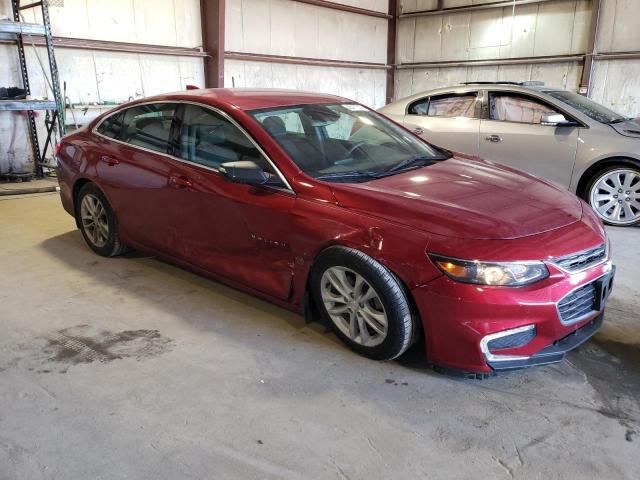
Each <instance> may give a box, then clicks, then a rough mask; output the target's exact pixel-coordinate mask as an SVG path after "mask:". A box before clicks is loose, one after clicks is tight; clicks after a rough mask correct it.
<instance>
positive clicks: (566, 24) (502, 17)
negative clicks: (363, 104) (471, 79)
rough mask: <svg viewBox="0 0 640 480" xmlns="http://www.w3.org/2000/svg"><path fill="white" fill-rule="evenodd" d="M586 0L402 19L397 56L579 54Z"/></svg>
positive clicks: (446, 58)
mask: <svg viewBox="0 0 640 480" xmlns="http://www.w3.org/2000/svg"><path fill="white" fill-rule="evenodd" d="M464 3H465V4H470V3H471V2H464ZM475 3H478V2H475ZM407 5H408V4H407ZM590 5H591V2H590V0H558V1H555V2H547V3H541V4H537V5H523V6H518V7H517V8H516V9H515V15H514V12H513V9H512V8H492V9H488V10H476V11H472V12H459V13H452V14H448V15H431V16H421V17H407V18H403V19H401V20H400V27H399V42H398V46H397V48H398V58H399V59H400V61H401V62H405V63H406V62H437V61H451V60H478V59H493V58H511V57H523V56H532V55H536V56H546V55H565V54H576V53H584V52H585V51H586V47H587V45H586V43H587V32H588V26H589V22H590Z"/></svg>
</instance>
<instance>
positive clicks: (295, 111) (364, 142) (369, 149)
mask: <svg viewBox="0 0 640 480" xmlns="http://www.w3.org/2000/svg"><path fill="white" fill-rule="evenodd" d="M249 113H250V114H251V115H252V116H253V117H254V118H255V119H256V120H257V121H258V122H259V123H260V124H261V125H262V127H263V128H264V129H265V130H266V131H267V132H268V133H269V135H271V137H273V139H274V140H275V141H276V142H278V143H279V144H280V146H281V147H282V148H283V149H284V150H285V151H286V152H287V153H288V154H289V156H290V157H291V159H292V160H293V161H294V162H295V163H296V164H297V165H298V166H299V167H300V169H302V170H303V171H304V172H305V173H307V174H308V175H311V176H313V177H323V178H326V177H327V176H332V178H334V177H335V178H337V177H339V176H340V175H351V176H355V175H359V174H362V176H363V177H365V176H369V177H371V176H373V175H377V174H381V173H382V174H388V173H389V172H390V170H391V169H393V167H395V166H399V167H398V168H399V169H404V168H405V165H406V168H415V166H417V163H419V162H422V163H423V164H426V163H429V162H430V161H435V160H441V159H442V158H443V154H442V153H441V152H440V151H438V150H436V149H434V148H432V147H431V146H429V145H428V144H427V143H425V142H423V141H421V140H420V139H419V138H417V137H415V136H414V135H412V134H411V133H409V132H408V131H406V130H404V129H403V128H400V127H399V126H397V125H396V124H395V123H393V122H391V121H390V120H388V119H386V118H385V117H383V116H381V115H379V114H377V113H375V112H373V111H371V110H368V109H366V108H365V107H362V106H360V105H357V104H330V105H298V106H293V107H286V108H281V107H278V108H273V109H261V110H254V111H252V112H249ZM300 130H302V131H300ZM393 172H395V170H393Z"/></svg>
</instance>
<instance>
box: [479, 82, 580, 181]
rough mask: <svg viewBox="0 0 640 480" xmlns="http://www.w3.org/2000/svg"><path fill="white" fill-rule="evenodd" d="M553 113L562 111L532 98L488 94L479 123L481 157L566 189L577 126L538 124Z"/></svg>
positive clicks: (573, 158) (518, 94)
mask: <svg viewBox="0 0 640 480" xmlns="http://www.w3.org/2000/svg"><path fill="white" fill-rule="evenodd" d="M555 113H562V112H559V111H558V110H557V109H556V108H555V107H553V106H552V105H550V104H548V103H547V102H545V101H544V100H542V99H539V98H536V97H533V96H531V95H527V94H522V93H516V92H509V91H489V92H488V102H487V109H486V111H485V117H486V118H483V119H482V121H481V123H480V156H481V157H483V158H486V159H488V160H493V161H496V162H498V163H502V164H505V165H508V166H510V167H515V168H519V169H521V170H524V171H526V172H529V173H532V174H534V175H538V176H540V177H542V178H546V179H549V180H552V181H554V182H557V183H559V184H561V185H563V186H565V187H568V186H569V183H570V182H571V173H572V171H573V165H574V163H575V158H576V149H577V145H578V136H579V127H578V124H577V123H576V124H575V125H571V126H547V125H542V124H541V123H540V122H541V120H542V116H543V115H545V114H555ZM563 114H564V113H563ZM565 116H566V115H565Z"/></svg>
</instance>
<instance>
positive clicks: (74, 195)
mask: <svg viewBox="0 0 640 480" xmlns="http://www.w3.org/2000/svg"><path fill="white" fill-rule="evenodd" d="M87 183H95V182H93V181H92V180H91V179H89V178H86V177H81V178H78V179H77V180H76V181H75V182H74V183H73V189H72V191H71V200H72V201H73V218H74V219H75V221H76V226H77V227H78V228H80V220H79V219H78V215H77V208H78V194H79V193H80V190H81V189H82V187H84V186H85V185H86V184H87Z"/></svg>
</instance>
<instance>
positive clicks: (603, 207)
mask: <svg viewBox="0 0 640 480" xmlns="http://www.w3.org/2000/svg"><path fill="white" fill-rule="evenodd" d="M585 193H586V195H585V197H586V198H585V200H587V201H588V202H589V204H590V205H591V207H592V208H593V209H594V210H595V211H596V213H597V214H598V215H599V216H600V218H602V220H603V221H604V222H605V223H606V224H608V225H614V226H618V227H626V226H629V225H636V224H638V223H640V167H636V166H634V165H627V164H618V165H613V166H610V167H609V168H606V169H604V170H601V171H599V172H597V173H596V174H595V175H594V176H593V178H592V179H591V181H590V182H589V185H588V186H587V189H586V192H585Z"/></svg>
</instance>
